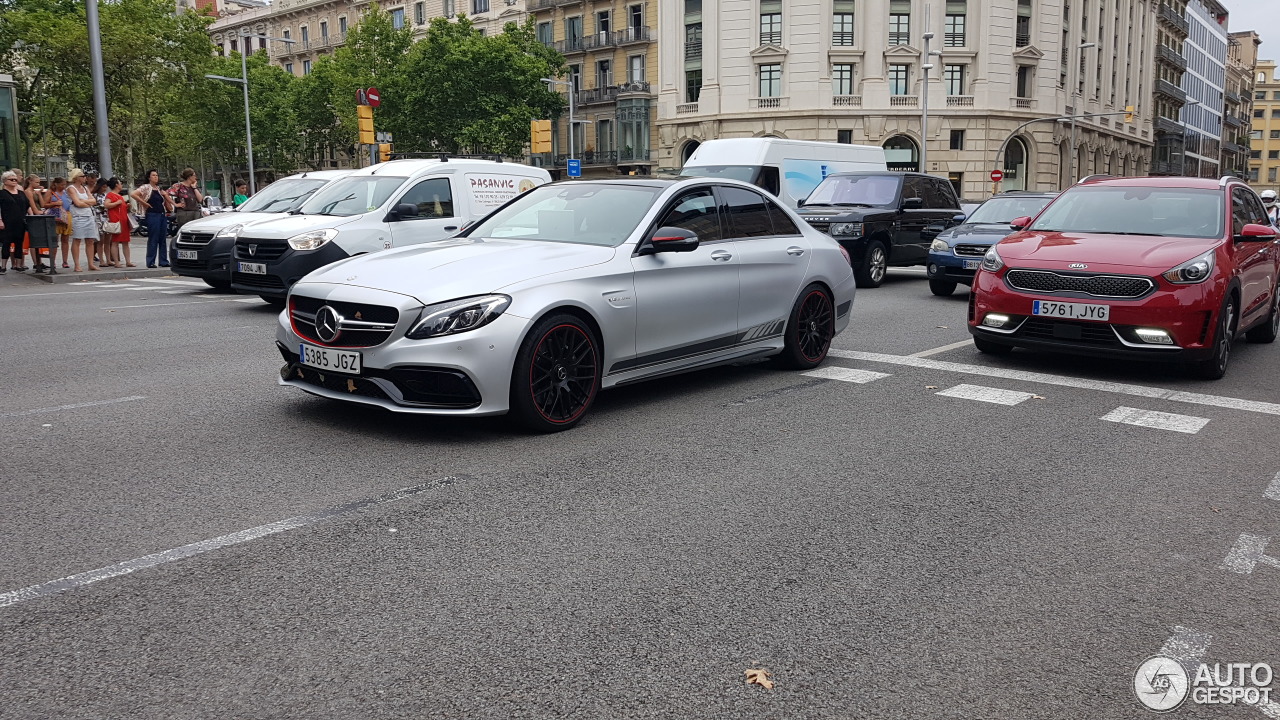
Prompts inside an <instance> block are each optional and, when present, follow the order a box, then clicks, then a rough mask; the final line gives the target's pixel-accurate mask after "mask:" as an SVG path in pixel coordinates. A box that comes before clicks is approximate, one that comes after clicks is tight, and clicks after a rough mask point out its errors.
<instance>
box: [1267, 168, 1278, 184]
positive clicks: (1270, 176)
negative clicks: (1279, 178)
mask: <svg viewBox="0 0 1280 720" xmlns="http://www.w3.org/2000/svg"><path fill="white" fill-rule="evenodd" d="M1276 170H1277V168H1267V182H1269V183H1273V182H1275V181H1276Z"/></svg>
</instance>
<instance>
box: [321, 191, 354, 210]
mask: <svg viewBox="0 0 1280 720" xmlns="http://www.w3.org/2000/svg"><path fill="white" fill-rule="evenodd" d="M355 199H356V194H355V193H351V194H350V195H348V196H346V197H344V198H342V199H340V200H334V201H333V202H331V203H329V204H328V205H325V206H324V208H323V209H321V210H320V212H318V213H316V214H317V215H328V214H329V211H330V210H332V209H334V208H336V207H338V203H344V202H346V201H348V200H355Z"/></svg>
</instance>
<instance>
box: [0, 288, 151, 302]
mask: <svg viewBox="0 0 1280 720" xmlns="http://www.w3.org/2000/svg"><path fill="white" fill-rule="evenodd" d="M151 289H152V288H148V287H144V288H140V287H138V286H136V285H119V286H116V287H109V288H99V289H97V290H66V291H63V292H46V293H24V294H21V295H0V298H2V299H4V300H21V299H22V298H29V297H49V296H50V295H88V294H89V293H104V292H115V291H117V290H151Z"/></svg>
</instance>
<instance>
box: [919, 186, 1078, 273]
mask: <svg viewBox="0 0 1280 720" xmlns="http://www.w3.org/2000/svg"><path fill="white" fill-rule="evenodd" d="M1057 196H1058V193H1056V192H1025V191H1015V192H1006V193H1000V194H999V195H996V196H994V197H992V198H991V199H990V200H988V201H986V202H984V203H982V204H981V205H979V206H978V209H977V210H974V211H973V213H972V214H970V215H969V216H968V217H967V218H965V221H964V222H963V223H961V224H960V225H957V226H955V227H953V228H950V229H948V230H945V231H943V232H941V233H939V234H938V236H937V237H936V238H935V239H934V241H933V244H932V245H930V246H929V259H928V261H927V262H926V264H925V266H926V268H927V269H928V273H929V290H930V291H931V292H932V293H933V294H934V295H941V296H947V295H950V294H951V293H953V292H955V291H956V285H962V284H963V285H972V284H973V276H974V275H975V274H976V273H977V271H978V265H979V264H980V263H981V262H982V256H983V255H986V254H987V249H988V248H990V247H991V246H992V245H994V244H996V243H998V242H1000V241H1001V240H1002V239H1004V237H1005V236H1006V235H1008V234H1009V233H1011V232H1013V231H1012V230H1011V229H1010V228H1009V221H1011V220H1013V219H1015V218H1020V217H1024V216H1026V217H1033V218H1034V217H1035V216H1036V215H1039V214H1040V211H1041V210H1043V209H1044V206H1045V205H1048V204H1049V201H1050V200H1053V199H1054V198H1055V197H1057Z"/></svg>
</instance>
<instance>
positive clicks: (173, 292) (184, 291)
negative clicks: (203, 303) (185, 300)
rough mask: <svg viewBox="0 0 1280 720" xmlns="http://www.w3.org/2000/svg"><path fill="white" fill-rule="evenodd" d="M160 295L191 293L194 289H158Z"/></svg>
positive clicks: (193, 292)
mask: <svg viewBox="0 0 1280 720" xmlns="http://www.w3.org/2000/svg"><path fill="white" fill-rule="evenodd" d="M157 292H158V293H160V294H161V295H193V294H195V292H196V291H195V290H158V291H157Z"/></svg>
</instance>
